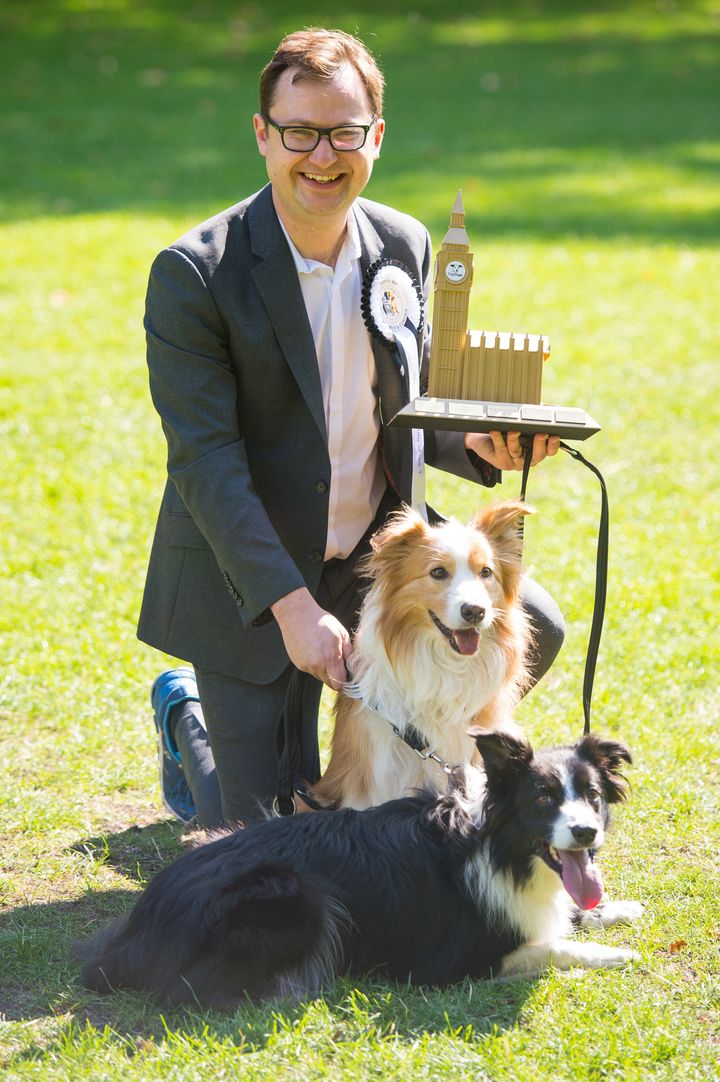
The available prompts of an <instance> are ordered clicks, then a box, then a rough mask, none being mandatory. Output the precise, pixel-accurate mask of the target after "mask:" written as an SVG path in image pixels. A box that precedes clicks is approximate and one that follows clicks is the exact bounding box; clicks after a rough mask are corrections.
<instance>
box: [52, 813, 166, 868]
mask: <svg viewBox="0 0 720 1082" xmlns="http://www.w3.org/2000/svg"><path fill="white" fill-rule="evenodd" d="M184 829H185V828H184V827H182V826H181V825H180V824H179V823H176V822H175V821H173V820H168V821H167V822H162V823H152V824H151V825H149V826H131V827H128V828H127V829H126V830H121V831H119V832H118V833H116V834H106V833H105V834H97V835H96V836H95V837H92V838H83V839H81V840H80V841H78V842H75V844H74V845H72V846H71V847H70V851H71V852H75V853H86V854H87V855H88V856H90V857H92V858H93V860H95V861H97V862H98V863H102V864H107V865H109V866H110V867H111V868H114V869H115V871H116V872H119V873H120V875H124V876H126V877H127V878H128V879H135V880H136V881H137V882H138V883H145V882H147V880H148V879H150V878H151V876H153V875H155V874H156V873H157V872H159V871H160V869H161V868H164V867H165V865H166V864H169V863H170V861H171V860H173V859H174V858H175V857H177V856H179V855H180V853H181V852H182V850H183V848H187V846H186V845H185V841H186V838H185V836H184V835H183V831H184Z"/></svg>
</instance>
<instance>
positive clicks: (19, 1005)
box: [0, 890, 532, 1064]
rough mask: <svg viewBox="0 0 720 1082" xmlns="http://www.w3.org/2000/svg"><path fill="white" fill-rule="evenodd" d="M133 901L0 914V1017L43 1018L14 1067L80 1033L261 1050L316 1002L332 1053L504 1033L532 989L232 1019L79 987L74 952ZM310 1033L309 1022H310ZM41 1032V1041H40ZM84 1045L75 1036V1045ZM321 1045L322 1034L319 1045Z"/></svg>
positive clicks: (129, 1045) (503, 986)
mask: <svg viewBox="0 0 720 1082" xmlns="http://www.w3.org/2000/svg"><path fill="white" fill-rule="evenodd" d="M136 899H137V892H135V891H132V890H109V891H103V892H98V893H93V894H88V895H85V896H84V897H82V898H79V899H77V900H73V901H63V902H55V903H50V904H38V905H26V906H19V907H17V908H14V909H11V910H6V911H4V912H2V913H0V944H1V945H2V959H3V961H2V969H3V970H4V972H3V973H2V974H1V976H0V989H2V990H1V991H0V1017H2V1019H3V1020H4V1021H5V1022H6V1023H11V1022H27V1021H31V1020H34V1021H38V1022H40V1021H42V1020H43V1019H46V1020H48V1021H49V1022H50V1023H51V1026H50V1031H49V1032H47V1030H46V1031H43V1029H42V1027H41V1028H40V1029H39V1030H38V1039H37V1043H33V1044H32V1045H31V1046H30V1047H27V1048H25V1049H24V1050H23V1051H22V1052H20V1053H18V1054H17V1055H15V1056H13V1063H15V1064H18V1063H19V1062H22V1061H25V1060H37V1059H39V1058H42V1056H43V1055H44V1054H46V1053H47V1052H48V1051H50V1050H51V1049H52V1047H53V1046H54V1045H55V1044H58V1045H62V1046H63V1047H67V1042H68V1040H73V1039H75V1038H77V1040H80V1038H81V1035H83V1034H86V1031H87V1027H88V1026H90V1027H91V1028H92V1029H93V1030H95V1031H96V1032H97V1034H98V1035H99V1038H100V1037H101V1038H102V1040H103V1041H105V1042H107V1040H108V1034H107V1033H106V1032H105V1031H106V1030H109V1031H110V1034H109V1039H110V1041H111V1042H117V1044H118V1045H120V1046H122V1047H123V1049H124V1050H125V1051H126V1052H129V1053H130V1054H133V1053H134V1052H143V1051H147V1050H148V1048H149V1047H151V1046H152V1044H160V1043H162V1042H163V1041H165V1040H167V1039H168V1038H169V1037H170V1036H171V1035H172V1034H173V1033H178V1034H182V1038H183V1039H187V1040H190V1041H192V1039H193V1038H196V1039H197V1041H198V1043H199V1044H202V1042H204V1041H205V1042H206V1041H208V1040H215V1041H222V1042H225V1043H230V1044H232V1045H233V1046H235V1047H237V1049H238V1050H240V1051H245V1052H252V1051H258V1050H261V1049H262V1048H264V1047H265V1045H266V1044H267V1043H268V1041H269V1040H270V1039H271V1037H274V1035H275V1034H276V1033H277V1031H278V1029H280V1030H287V1031H288V1032H293V1030H294V1027H296V1026H297V1025H298V1023H301V1022H302V1020H303V1019H304V1018H305V1016H306V1015H307V1014H308V1012H309V1011H314V1010H316V1008H317V1005H318V1002H320V1003H321V1009H322V1013H323V1015H324V1014H325V1013H326V1012H327V1013H329V1015H330V1017H331V1021H329V1022H328V1023H327V1024H328V1027H329V1028H330V1029H331V1030H332V1043H333V1044H334V1045H336V1044H338V1043H341V1042H343V1041H357V1039H358V1037H359V1036H362V1034H363V1032H365V1033H366V1035H367V1033H368V1031H372V1034H373V1035H375V1036H377V1037H378V1038H385V1039H387V1038H393V1039H399V1040H405V1039H407V1040H415V1039H417V1038H418V1036H419V1035H421V1034H423V1033H428V1032H429V1033H445V1032H451V1031H452V1032H453V1033H456V1032H459V1031H460V1030H462V1031H464V1032H465V1033H467V1032H468V1031H469V1030H472V1033H473V1035H474V1037H479V1036H483V1035H485V1034H488V1033H496V1032H498V1031H503V1030H504V1029H509V1028H511V1027H513V1026H514V1025H515V1024H516V1022H517V1019H518V1016H519V1014H520V1012H521V1010H522V1007H523V1005H524V1003H525V1000H526V999H527V996H528V995H529V994H530V991H531V989H532V983H531V982H527V981H518V982H512V983H493V982H491V981H479V982H471V981H469V980H466V981H464V982H463V983H462V984H459V985H456V986H453V987H451V988H447V989H430V988H410V987H408V986H407V985H397V984H394V983H390V982H384V981H379V980H366V981H363V982H361V983H359V984H358V983H357V982H355V981H351V980H349V979H347V978H341V979H338V980H337V981H336V983H335V985H334V987H333V989H331V990H330V991H329V992H328V994H327V995H326V996H325V997H323V998H322V1001H311V1002H309V1003H294V1002H291V1001H287V1000H279V1001H274V1002H272V1003H260V1004H254V1003H249V1002H248V1004H247V1006H243V1007H240V1008H238V1009H236V1010H235V1011H232V1012H227V1013H223V1012H219V1011H211V1010H207V1011H206V1010H200V1009H198V1008H193V1009H189V1008H182V1009H180V1008H177V1009H168V1008H164V1007H162V1005H160V1004H159V1003H158V1002H157V1001H156V1000H154V999H153V998H152V996H150V995H149V994H146V993H138V992H127V991H119V992H115V993H110V994H109V995H102V996H101V995H98V994H96V993H91V992H88V991H86V990H85V989H83V988H82V987H81V985H80V982H79V972H80V963H79V962H76V961H75V960H74V958H73V944H74V943H76V942H77V941H78V940H80V941H82V940H83V939H85V938H86V937H88V936H90V935H92V934H93V933H94V932H95V931H97V930H98V928H100V927H102V926H103V925H104V924H106V923H107V922H109V921H112V920H114V919H115V918H116V917H117V916H119V915H120V914H121V913H124V912H126V911H127V910H128V909H129V908H130V907H131V906H132V904H133V902H134V901H135V900H136ZM313 1024H314V1025H316V1023H315V1022H314V1023H313ZM43 1032H44V1036H43V1035H41V1034H42V1033H43ZM83 1039H84V1038H83ZM318 1039H319V1040H320V1041H321V1040H322V1035H321V1034H320V1035H319V1038H318Z"/></svg>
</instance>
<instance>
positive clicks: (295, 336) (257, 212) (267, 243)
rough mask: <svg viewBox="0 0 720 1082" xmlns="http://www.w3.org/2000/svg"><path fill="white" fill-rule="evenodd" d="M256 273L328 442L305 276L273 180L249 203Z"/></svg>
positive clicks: (282, 345)
mask: <svg viewBox="0 0 720 1082" xmlns="http://www.w3.org/2000/svg"><path fill="white" fill-rule="evenodd" d="M248 226H249V230H250V243H251V246H252V250H253V252H254V254H255V255H256V256H258V257H259V258H260V260H261V262H259V263H258V264H257V266H256V267H255V268H254V269H253V272H252V274H253V279H254V281H255V285H256V287H257V290H258V293H259V294H260V297H261V299H262V302H263V304H264V305H265V308H266V309H267V313H268V316H269V317H270V321H271V323H272V326H273V330H274V331H275V334H276V336H277V340H278V342H279V344H280V348H281V350H282V351H283V354H284V356H285V359H286V361H287V363H288V365H289V366H290V369H291V371H292V373H293V375H294V377H295V380H296V382H297V384H298V387H299V388H300V392H301V393H302V396H303V398H304V399H305V402H306V403H307V406H308V409H309V410H310V413H311V414H312V416H313V418H314V420H315V423H316V424H317V426H318V428H319V429H320V432H321V433H322V435H323V437H324V439H325V441H326V442H327V428H326V425H325V407H324V405H323V396H322V387H321V385H320V372H319V369H318V361H317V354H316V353H315V343H314V341H313V336H312V331H311V329H310V323H309V321H308V318H307V311H306V309H305V302H304V300H303V295H302V290H301V289H300V282H299V281H298V276H297V271H296V269H295V264H294V262H293V258H292V255H291V254H290V250H289V248H288V246H287V241H286V240H285V236H284V234H283V231H282V229H281V228H280V223H279V222H278V218H277V214H276V213H275V208H274V206H273V202H272V194H271V188H270V185H269V184H268V185H266V186H265V187H264V188H263V189H262V191H260V192H259V194H258V196H257V199H255V201H254V202H253V204H252V206H251V207H250V208H249V209H248Z"/></svg>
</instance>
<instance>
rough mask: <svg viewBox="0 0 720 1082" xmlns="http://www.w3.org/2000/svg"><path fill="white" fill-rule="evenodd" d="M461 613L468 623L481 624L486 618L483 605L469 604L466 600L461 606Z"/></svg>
mask: <svg viewBox="0 0 720 1082" xmlns="http://www.w3.org/2000/svg"><path fill="white" fill-rule="evenodd" d="M460 615H461V616H462V618H463V620H464V621H465V623H466V624H479V623H481V622H482V621H483V620H484V619H485V609H484V608H483V607H482V605H468V604H467V602H466V603H465V604H464V605H461V606H460Z"/></svg>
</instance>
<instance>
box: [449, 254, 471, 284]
mask: <svg viewBox="0 0 720 1082" xmlns="http://www.w3.org/2000/svg"><path fill="white" fill-rule="evenodd" d="M466 274H467V267H466V266H465V264H464V263H463V261H462V260H461V259H451V260H450V262H449V263H448V265H447V267H446V268H445V277H446V278H447V280H448V282H462V280H463V278H464V277H465V275H466Z"/></svg>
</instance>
